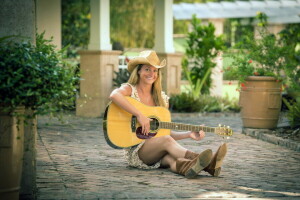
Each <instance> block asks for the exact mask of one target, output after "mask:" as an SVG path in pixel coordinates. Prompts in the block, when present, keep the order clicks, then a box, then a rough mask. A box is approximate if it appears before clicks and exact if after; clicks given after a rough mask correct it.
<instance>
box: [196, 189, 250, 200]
mask: <svg viewBox="0 0 300 200" xmlns="http://www.w3.org/2000/svg"><path fill="white" fill-rule="evenodd" d="M195 198H207V199H211V198H249V195H248V194H243V193H239V192H235V191H227V190H225V191H213V192H204V193H202V194H200V195H197V196H196V197H195Z"/></svg>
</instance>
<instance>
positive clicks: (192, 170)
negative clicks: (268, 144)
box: [110, 51, 227, 178]
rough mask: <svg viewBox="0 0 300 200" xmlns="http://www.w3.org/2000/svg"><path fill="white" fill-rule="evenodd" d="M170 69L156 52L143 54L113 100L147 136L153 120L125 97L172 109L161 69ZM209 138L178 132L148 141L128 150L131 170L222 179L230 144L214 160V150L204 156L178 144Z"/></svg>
mask: <svg viewBox="0 0 300 200" xmlns="http://www.w3.org/2000/svg"><path fill="white" fill-rule="evenodd" d="M165 65H166V60H163V61H162V62H160V60H159V58H158V56H157V55H156V53H155V51H143V52H141V53H140V55H139V56H138V57H136V58H134V59H131V60H130V61H129V63H128V71H129V72H130V73H131V75H130V78H129V80H128V83H125V84H122V86H121V87H120V88H118V89H115V90H114V91H113V92H112V93H111V95H110V99H111V100H112V101H113V102H114V103H115V104H116V105H118V106H120V107H121V108H122V109H124V110H125V111H127V112H129V113H131V114H132V115H134V116H136V117H137V120H138V122H139V123H140V125H141V127H142V133H143V134H145V135H147V134H148V132H149V130H150V120H151V119H149V118H147V117H146V116H144V115H143V114H142V113H141V111H140V110H138V109H136V108H135V107H134V106H133V105H131V104H130V103H129V102H128V101H127V100H126V98H125V96H131V97H132V98H135V99H136V100H138V101H140V102H142V103H143V104H145V105H148V106H164V107H168V97H167V95H166V94H165V93H164V92H162V87H161V71H160V68H162V67H164V66H165ZM204 137H205V133H204V132H203V131H200V132H174V131H171V135H168V136H161V137H155V138H151V139H147V140H144V141H143V142H142V143H140V144H139V145H136V146H134V147H131V148H130V149H127V150H126V158H127V161H128V163H129V165H130V166H132V167H137V168H142V169H155V168H159V167H166V168H170V169H171V171H173V172H175V173H178V174H181V175H184V176H185V177H187V178H195V177H196V176H197V175H198V174H199V173H200V171H202V170H204V171H206V172H208V173H209V174H211V175H212V176H218V175H219V174H220V170H221V164H222V161H223V159H224V157H225V155H226V152H227V146H226V144H223V145H221V146H220V147H219V149H218V151H217V152H216V153H215V155H214V156H212V151H211V149H207V150H205V151H203V152H202V153H200V154H197V153H194V152H192V151H189V150H187V149H185V148H184V147H182V146H181V145H180V144H178V143H177V142H176V140H181V139H186V138H192V139H194V140H196V141H199V140H202V139H203V138H204Z"/></svg>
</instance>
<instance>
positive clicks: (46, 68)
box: [0, 34, 78, 115]
mask: <svg viewBox="0 0 300 200" xmlns="http://www.w3.org/2000/svg"><path fill="white" fill-rule="evenodd" d="M43 36H44V34H41V35H37V36H36V46H34V45H33V44H31V43H30V42H28V41H27V42H26V41H24V42H15V41H14V40H13V39H14V37H5V38H0V55H1V57H0V94H1V99H0V105H2V106H5V107H6V108H7V109H8V110H13V109H14V108H16V107H17V106H25V107H26V108H30V109H33V110H34V114H33V115H36V114H46V113H55V112H58V111H63V110H64V108H65V107H69V106H73V105H74V101H75V98H76V90H77V88H76V81H78V77H77V76H76V75H75V66H73V65H70V64H69V63H67V62H66V61H64V60H63V54H62V53H63V51H64V50H62V51H57V50H56V49H55V48H56V47H55V46H54V45H52V44H51V43H50V42H51V40H45V39H44V38H43Z"/></svg>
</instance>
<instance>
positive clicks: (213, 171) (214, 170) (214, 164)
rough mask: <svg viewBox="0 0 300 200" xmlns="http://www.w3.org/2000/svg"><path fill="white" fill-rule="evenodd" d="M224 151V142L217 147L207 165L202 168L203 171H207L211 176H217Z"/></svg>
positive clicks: (225, 149) (225, 150)
mask: <svg viewBox="0 0 300 200" xmlns="http://www.w3.org/2000/svg"><path fill="white" fill-rule="evenodd" d="M226 153H227V144H226V143H224V144H222V145H221V146H220V147H219V149H218V150H217V152H216V153H215V154H214V156H213V158H212V159H211V162H210V163H209V165H208V166H207V167H205V168H204V171H206V172H208V173H209V174H210V175H212V176H219V175H220V173H221V166H222V163H223V160H224V157H225V155H226Z"/></svg>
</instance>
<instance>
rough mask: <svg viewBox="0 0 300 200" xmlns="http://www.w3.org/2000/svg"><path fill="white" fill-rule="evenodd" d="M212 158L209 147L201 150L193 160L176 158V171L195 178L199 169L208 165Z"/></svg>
mask: <svg viewBox="0 0 300 200" xmlns="http://www.w3.org/2000/svg"><path fill="white" fill-rule="evenodd" d="M211 158H212V151H211V149H207V150H205V151H203V152H201V153H200V154H199V155H198V156H197V157H196V158H194V159H193V160H188V159H186V158H178V159H177V160H176V171H177V173H178V174H181V175H184V176H185V177H186V178H195V177H196V176H197V175H198V174H199V173H200V171H201V170H203V169H204V168H205V167H207V166H208V164H209V163H210V161H211Z"/></svg>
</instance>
